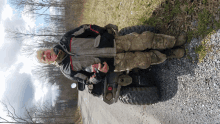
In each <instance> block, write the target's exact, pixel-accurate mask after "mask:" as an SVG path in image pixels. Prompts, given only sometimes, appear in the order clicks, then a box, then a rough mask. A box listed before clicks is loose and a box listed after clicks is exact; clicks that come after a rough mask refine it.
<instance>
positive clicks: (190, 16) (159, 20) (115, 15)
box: [81, 0, 220, 60]
mask: <svg viewBox="0 0 220 124" xmlns="http://www.w3.org/2000/svg"><path fill="white" fill-rule="evenodd" d="M213 2H214V1H213V0H202V1H199V2H197V1H194V2H193V3H191V2H190V1H186V0H185V1H180V0H172V1H171V0H166V2H165V0H87V2H86V4H85V6H84V9H85V11H84V12H83V17H84V18H83V20H82V21H81V24H97V25H99V26H105V25H106V24H109V23H112V24H116V25H118V26H119V30H120V29H121V28H124V27H128V26H133V25H140V24H144V25H151V26H155V27H158V28H159V30H160V31H161V33H162V34H167V35H173V36H177V35H178V33H179V32H180V31H183V30H184V31H185V32H186V33H187V37H188V41H187V42H188V43H190V41H191V40H192V38H193V37H195V38H198V37H199V36H201V37H202V38H205V37H206V36H207V35H208V34H209V33H210V32H212V31H214V30H216V29H219V28H220V22H219V21H216V20H214V21H212V17H213V14H214V12H217V11H220V9H216V8H217V7H216V6H218V5H217V4H216V3H213ZM194 19H196V20H197V21H198V26H197V27H195V28H194V29H193V28H191V22H192V21H194ZM176 20H178V21H179V22H177V21H176ZM207 26H209V27H210V29H207ZM214 26H215V27H216V28H214ZM188 27H190V29H189V28H188ZM203 48H205V47H204V46H203V47H202V46H199V47H198V48H195V49H196V52H197V53H198V54H199V56H200V57H201V58H204V57H203V56H205V55H206V54H207V49H203ZM204 51H206V52H204ZM200 52H201V53H200ZM200 57H198V59H199V60H201V58H200Z"/></svg>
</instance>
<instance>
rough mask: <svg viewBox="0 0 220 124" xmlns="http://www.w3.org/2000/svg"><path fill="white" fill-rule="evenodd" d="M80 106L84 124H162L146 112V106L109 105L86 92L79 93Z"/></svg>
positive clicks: (118, 103)
mask: <svg viewBox="0 0 220 124" xmlns="http://www.w3.org/2000/svg"><path fill="white" fill-rule="evenodd" d="M78 101H79V105H80V108H81V111H82V117H83V123H84V124H160V122H159V121H158V120H157V119H156V118H154V117H153V116H152V115H150V114H149V113H147V112H146V111H144V109H143V107H144V106H132V105H126V104H122V103H120V102H117V103H115V104H112V105H108V104H106V103H104V102H103V101H102V99H101V98H98V97H93V96H92V95H91V94H89V93H88V92H86V91H83V92H81V91H79V100H78Z"/></svg>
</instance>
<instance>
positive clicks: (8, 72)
mask: <svg viewBox="0 0 220 124" xmlns="http://www.w3.org/2000/svg"><path fill="white" fill-rule="evenodd" d="M19 15H20V16H19ZM41 21H42V20H40V19H38V21H37V22H36V20H35V19H31V18H30V17H28V16H27V15H24V14H21V13H18V12H16V10H15V9H14V8H13V7H12V6H11V5H10V4H9V3H8V2H7V0H0V79H1V83H0V100H1V101H8V102H10V103H11V105H12V106H13V107H14V108H15V109H16V111H17V113H19V114H22V110H21V108H22V107H23V106H24V105H26V106H32V105H33V104H35V103H36V102H42V101H46V100H49V101H52V100H55V98H56V97H57V96H58V86H50V85H45V84H44V83H43V82H46V81H43V82H42V81H39V80H36V79H35V77H34V75H32V73H31V69H33V65H36V64H37V62H36V59H34V58H33V57H29V58H27V57H26V56H24V55H22V54H21V49H22V44H23V42H24V39H20V38H18V39H13V40H12V39H8V38H6V35H7V34H6V33H5V30H6V29H9V28H15V27H23V28H26V29H28V28H29V29H30V28H31V29H33V28H34V27H36V26H39V25H41V26H43V24H41ZM42 23H43V22H42ZM25 40H26V42H34V41H33V39H25ZM0 116H1V117H5V112H3V106H2V105H0Z"/></svg>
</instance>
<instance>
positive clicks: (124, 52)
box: [115, 31, 176, 72]
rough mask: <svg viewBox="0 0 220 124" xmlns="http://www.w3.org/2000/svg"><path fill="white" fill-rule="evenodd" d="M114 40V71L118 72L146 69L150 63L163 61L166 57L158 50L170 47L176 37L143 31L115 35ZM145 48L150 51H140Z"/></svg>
mask: <svg viewBox="0 0 220 124" xmlns="http://www.w3.org/2000/svg"><path fill="white" fill-rule="evenodd" d="M115 42H116V50H117V54H116V57H115V72H120V71H125V70H131V69H133V68H140V69H146V68H148V67H149V66H150V65H155V64H160V63H162V62H164V61H165V60H166V59H167V57H166V55H165V54H162V53H161V52H160V51H158V50H163V49H169V48H172V47H173V46H174V44H175V42H176V39H175V37H173V36H169V35H163V34H154V33H152V32H149V31H145V32H143V33H142V34H137V33H132V34H128V35H124V36H117V37H115ZM146 49H149V50H150V51H149V52H141V51H143V50H146Z"/></svg>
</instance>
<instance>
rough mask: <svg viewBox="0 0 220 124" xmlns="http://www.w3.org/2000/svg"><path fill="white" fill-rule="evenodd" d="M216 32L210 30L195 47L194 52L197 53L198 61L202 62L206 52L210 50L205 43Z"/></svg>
mask: <svg viewBox="0 0 220 124" xmlns="http://www.w3.org/2000/svg"><path fill="white" fill-rule="evenodd" d="M213 33H216V31H212V32H210V33H209V34H208V35H207V36H206V37H205V38H204V39H203V40H202V41H201V44H200V45H199V46H197V47H196V48H195V52H196V53H197V54H198V61H199V62H202V61H203V59H204V58H205V56H206V54H207V53H208V52H210V51H211V46H209V45H208V44H207V43H208V42H210V39H211V35H212V34H213Z"/></svg>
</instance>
